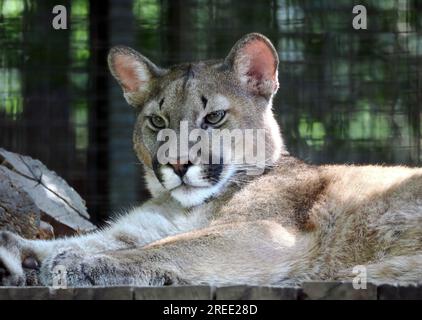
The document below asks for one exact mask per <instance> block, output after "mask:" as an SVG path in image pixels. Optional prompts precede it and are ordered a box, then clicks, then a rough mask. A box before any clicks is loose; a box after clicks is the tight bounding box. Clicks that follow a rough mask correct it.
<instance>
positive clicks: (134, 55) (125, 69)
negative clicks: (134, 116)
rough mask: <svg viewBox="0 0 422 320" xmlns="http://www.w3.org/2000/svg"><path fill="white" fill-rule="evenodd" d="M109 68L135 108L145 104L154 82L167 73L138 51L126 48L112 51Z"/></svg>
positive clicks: (118, 47) (109, 55)
mask: <svg viewBox="0 0 422 320" xmlns="http://www.w3.org/2000/svg"><path fill="white" fill-rule="evenodd" d="M108 66H109V68H110V71H111V74H112V75H113V76H114V77H115V78H116V80H117V81H118V82H119V84H120V86H121V87H122V89H123V95H124V97H125V98H126V101H127V102H128V103H129V104H130V105H133V106H138V105H141V104H143V103H144V102H145V99H146V97H147V96H148V93H149V92H150V91H151V88H152V86H153V83H154V81H155V80H156V79H158V78H159V77H160V76H163V75H164V74H165V73H166V70H164V69H161V68H159V67H157V66H156V65H155V64H154V63H152V62H151V61H149V60H148V59H147V58H146V57H144V56H143V55H141V54H140V53H139V52H137V51H136V50H133V49H132V48H129V47H125V46H117V47H113V48H112V49H111V50H110V52H109V54H108Z"/></svg>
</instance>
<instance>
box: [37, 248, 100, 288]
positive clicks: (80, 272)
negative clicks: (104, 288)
mask: <svg viewBox="0 0 422 320" xmlns="http://www.w3.org/2000/svg"><path fill="white" fill-rule="evenodd" d="M106 259H107V258H102V257H101V256H98V255H94V256H88V255H87V254H85V253H84V252H81V251H78V250H75V249H69V250H64V251H62V252H60V253H58V254H57V255H54V256H53V257H50V258H47V259H46V260H45V262H44V263H43V266H42V267H41V273H40V279H41V282H42V283H44V284H45V285H48V286H60V287H85V286H94V285H99V284H102V281H103V278H104V275H105V274H106V273H107V270H106V268H105V267H104V260H106Z"/></svg>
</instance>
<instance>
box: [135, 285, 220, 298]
mask: <svg viewBox="0 0 422 320" xmlns="http://www.w3.org/2000/svg"><path fill="white" fill-rule="evenodd" d="M213 295H214V288H213V287H208V286H177V287H176V286H175V287H137V288H135V300H211V299H213Z"/></svg>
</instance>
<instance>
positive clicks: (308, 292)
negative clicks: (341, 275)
mask: <svg viewBox="0 0 422 320" xmlns="http://www.w3.org/2000/svg"><path fill="white" fill-rule="evenodd" d="M302 289H303V298H305V299H311V300H376V299H377V287H376V286H375V285H374V284H372V283H367V286H366V289H354V288H353V285H352V283H351V282H335V281H310V282H304V283H303V284H302Z"/></svg>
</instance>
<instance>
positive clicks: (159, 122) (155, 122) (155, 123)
mask: <svg viewBox="0 0 422 320" xmlns="http://www.w3.org/2000/svg"><path fill="white" fill-rule="evenodd" d="M149 123H150V125H151V127H152V128H153V129H164V128H165V127H166V120H164V119H163V118H162V117H160V116H157V115H156V114H154V115H152V116H151V117H149Z"/></svg>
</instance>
